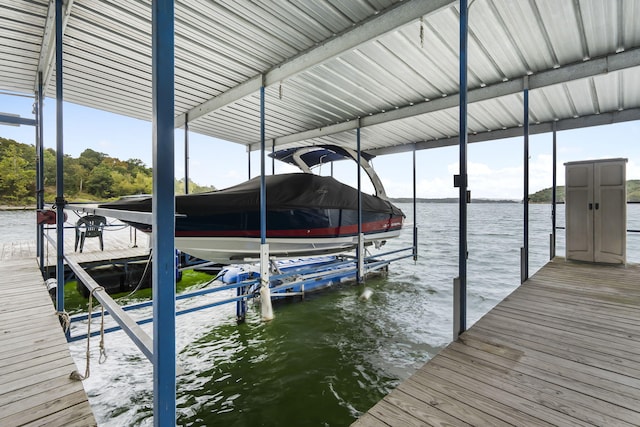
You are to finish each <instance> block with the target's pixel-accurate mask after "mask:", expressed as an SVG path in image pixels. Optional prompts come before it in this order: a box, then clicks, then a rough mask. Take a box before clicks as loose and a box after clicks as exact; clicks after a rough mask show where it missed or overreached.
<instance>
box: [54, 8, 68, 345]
mask: <svg viewBox="0 0 640 427" xmlns="http://www.w3.org/2000/svg"><path fill="white" fill-rule="evenodd" d="M62 75H63V71H62V0H56V233H57V236H56V246H57V247H56V253H57V263H56V282H57V288H56V309H57V311H58V313H62V312H64V205H65V203H66V202H65V200H64V169H63V168H64V142H63V135H64V133H63V131H62V130H63V120H62V118H63V115H62V99H63V92H62ZM68 334H69V332H67V337H68Z"/></svg>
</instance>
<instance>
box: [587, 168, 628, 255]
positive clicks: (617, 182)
mask: <svg viewBox="0 0 640 427" xmlns="http://www.w3.org/2000/svg"><path fill="white" fill-rule="evenodd" d="M594 166H595V167H594V197H593V202H594V205H593V206H594V211H593V212H594V223H593V226H594V245H595V248H594V252H595V253H594V259H595V261H596V262H608V263H622V264H624V263H625V262H626V260H625V253H626V250H625V249H626V245H627V230H626V229H627V210H626V203H627V191H626V176H625V175H626V173H625V164H624V163H623V162H601V163H596V164H595V165H594Z"/></svg>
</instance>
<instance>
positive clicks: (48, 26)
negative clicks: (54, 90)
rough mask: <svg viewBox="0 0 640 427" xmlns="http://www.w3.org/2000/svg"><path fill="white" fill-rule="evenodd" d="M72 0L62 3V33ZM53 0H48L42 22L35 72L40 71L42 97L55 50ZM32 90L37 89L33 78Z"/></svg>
mask: <svg viewBox="0 0 640 427" xmlns="http://www.w3.org/2000/svg"><path fill="white" fill-rule="evenodd" d="M73 2H74V0H67V1H65V2H64V4H63V5H62V34H64V31H65V29H66V28H67V22H68V21H69V16H70V15H71V8H72V7H73ZM55 3H56V2H55V0H50V1H49V9H48V10H47V18H46V21H45V23H44V31H43V33H42V45H41V46H40V57H39V58H38V68H37V72H39V73H42V76H43V80H42V96H43V97H44V96H45V95H46V92H47V86H48V85H49V79H50V78H51V75H52V74H53V70H54V69H55V68H54V62H55V61H54V54H55V51H56V49H55V48H56V40H55V38H56V32H55ZM34 91H35V92H37V91H38V79H35V86H34Z"/></svg>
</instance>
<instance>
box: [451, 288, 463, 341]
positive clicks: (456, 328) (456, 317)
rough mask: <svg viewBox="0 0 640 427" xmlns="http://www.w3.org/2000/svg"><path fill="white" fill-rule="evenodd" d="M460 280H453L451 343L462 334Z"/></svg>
mask: <svg viewBox="0 0 640 427" xmlns="http://www.w3.org/2000/svg"><path fill="white" fill-rule="evenodd" d="M460 301H461V299H460V278H459V277H454V279H453V341H456V340H457V339H458V337H459V336H460V334H461V333H462V332H463V331H462V330H461V329H460V308H461V307H460Z"/></svg>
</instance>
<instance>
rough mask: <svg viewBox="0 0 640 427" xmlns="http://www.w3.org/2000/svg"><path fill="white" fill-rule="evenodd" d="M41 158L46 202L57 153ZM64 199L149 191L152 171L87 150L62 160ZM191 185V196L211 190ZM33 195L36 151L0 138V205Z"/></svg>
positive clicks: (28, 201)
mask: <svg viewBox="0 0 640 427" xmlns="http://www.w3.org/2000/svg"><path fill="white" fill-rule="evenodd" d="M43 158H44V187H45V192H44V194H45V202H47V203H52V202H53V201H54V199H55V194H56V151H55V150H54V149H52V148H46V149H45V150H44V153H43ZM63 161H64V195H65V198H66V199H67V200H69V201H76V202H79V201H96V200H108V199H113V198H117V197H120V196H126V195H131V194H149V193H151V191H152V169H151V168H148V167H146V166H145V164H144V163H143V162H142V160H140V159H129V160H120V159H117V158H114V157H110V156H109V155H108V154H105V153H100V152H98V151H95V150H92V149H90V148H87V149H86V150H84V151H83V152H82V153H81V154H80V156H79V157H78V158H74V157H71V156H69V155H65V156H64V159H63ZM213 189H214V188H213V187H203V186H199V185H197V184H195V183H192V182H191V181H190V184H189V191H190V192H194V193H196V192H202V191H210V190H213ZM35 191H36V148H35V146H34V145H29V144H22V143H19V142H17V141H14V140H12V139H7V138H2V137H0V204H4V205H14V206H15V205H33V204H35V200H36V199H35ZM176 192H177V193H183V192H184V179H182V180H179V181H178V180H176Z"/></svg>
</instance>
